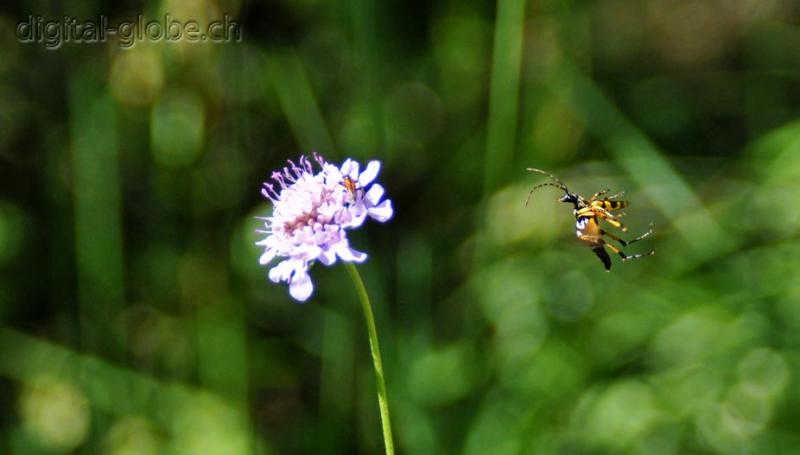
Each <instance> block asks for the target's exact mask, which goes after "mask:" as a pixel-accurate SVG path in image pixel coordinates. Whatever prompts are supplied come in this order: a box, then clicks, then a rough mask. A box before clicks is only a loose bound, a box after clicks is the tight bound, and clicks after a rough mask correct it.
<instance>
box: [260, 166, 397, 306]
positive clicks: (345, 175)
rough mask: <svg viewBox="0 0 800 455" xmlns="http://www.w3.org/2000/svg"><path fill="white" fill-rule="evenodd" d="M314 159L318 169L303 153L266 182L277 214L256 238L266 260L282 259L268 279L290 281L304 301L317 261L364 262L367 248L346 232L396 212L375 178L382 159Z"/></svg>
mask: <svg viewBox="0 0 800 455" xmlns="http://www.w3.org/2000/svg"><path fill="white" fill-rule="evenodd" d="M314 158H315V160H316V162H317V164H318V167H319V168H320V169H319V170H318V171H317V170H315V169H314V166H313V164H312V162H311V161H309V160H308V159H306V157H304V156H301V157H300V159H299V160H298V161H297V163H295V162H292V161H289V162H288V163H289V165H288V166H286V167H284V168H283V169H281V170H280V171H276V172H273V173H272V182H265V183H264V188H263V189H262V191H261V192H262V194H263V195H264V196H265V197H266V198H268V199H269V200H270V201H272V215H271V216H268V217H263V218H260V219H261V220H262V221H263V222H264V227H265V229H263V230H260V231H258V232H259V233H261V234H265V235H266V237H265V238H264V239H262V240H261V241H259V242H258V243H256V245H259V246H261V247H263V248H264V253H263V254H262V255H261V258H260V259H259V262H260V263H261V265H266V264H268V263H270V262H272V260H273V259H275V258H276V257H278V258H283V260H282V261H281V262H279V263H278V264H277V265H275V266H274V267H272V269H270V271H269V278H270V280H272V281H273V282H275V283H278V282H285V283H288V284H289V293H290V294H291V296H292V297H293V298H294V299H295V300H298V301H301V302H302V301H305V300H307V299H308V298H309V297H310V296H311V293H312V292H313V291H314V284H313V282H312V281H311V277H310V276H309V274H308V271H309V268H310V267H311V265H312V264H314V263H315V262H317V261H319V262H320V263H322V264H324V265H333V264H334V263H335V262H336V261H337V259H340V260H342V261H346V262H363V261H364V260H366V259H367V255H366V253H362V252H360V251H356V250H354V249H352V248H350V242H349V240H348V238H347V232H348V231H350V230H352V229H357V228H359V227H361V225H362V224H364V221H365V220H366V219H367V217H370V218H372V219H374V220H376V221H379V222H381V223H383V222H385V221H387V220H389V219H390V218H391V217H392V215H393V213H394V211H393V209H392V201H390V200H389V199H384V190H383V187H382V186H381V185H380V184H378V183H376V182H374V180H375V178H376V177H377V176H378V172H379V171H380V167H381V165H380V162H378V161H370V162H369V163H367V166H366V168H365V169H364V170H361V169H360V166H359V164H358V163H357V162H355V161H353V160H351V159H347V160H345V162H344V163H343V164H342V166H341V167H337V166H334V165H333V164H331V163H328V162H326V161H325V160H324V159H323V158H322V157H321V156H319V155H316V154H315V155H314Z"/></svg>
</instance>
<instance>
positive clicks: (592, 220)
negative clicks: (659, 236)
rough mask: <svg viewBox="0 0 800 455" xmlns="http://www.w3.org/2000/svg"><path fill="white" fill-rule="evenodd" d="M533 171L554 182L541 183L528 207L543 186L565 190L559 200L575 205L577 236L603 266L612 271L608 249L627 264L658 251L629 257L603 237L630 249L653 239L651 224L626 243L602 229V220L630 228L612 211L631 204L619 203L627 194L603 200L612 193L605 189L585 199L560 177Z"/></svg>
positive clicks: (537, 170) (617, 226)
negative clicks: (568, 186)
mask: <svg viewBox="0 0 800 455" xmlns="http://www.w3.org/2000/svg"><path fill="white" fill-rule="evenodd" d="M528 171H530V172H538V173H540V174H544V175H546V176H548V177H550V178H551V179H552V180H553V182H545V183H540V184H538V185H536V186H534V187H533V188H531V191H530V192H529V193H528V198H527V199H526V200H525V206H527V205H528V201H530V199H531V195H532V194H533V192H534V191H536V190H537V189H539V188H541V187H543V186H554V187H556V188H558V189H560V190H561V191H563V192H564V195H563V196H561V197H560V198H559V199H558V200H559V202H569V203H571V204H572V205H573V207H574V210H573V211H572V213H573V214H574V215H575V235H577V237H578V239H580V240H581V241H582V242H584V243H585V244H587V245H588V246H589V247H590V248H591V249H592V251H594V254H596V255H597V257H599V258H600V260H601V261H603V266H605V268H606V270H611V258H610V257H609V256H608V253H607V252H606V250H605V247H608V249H610V250H611V251H613V252H615V253H617V254H618V255H619V256H620V257H621V258H622V260H623V261H627V260H629V259H639V258H641V257H645V256H650V255H652V254H653V253H655V250H651V251H649V252H647V253H641V254H634V255H631V256H628V255H627V254H625V253H623V252H622V250H620V249H619V248H617V247H615V246H614V245H612V244H610V243H608V242H606V241H605V239H603V236H608V237H609V238H611V239H613V240H615V241H617V242H619V244H621V245H622V246H628V245H630V244H633V243H636V242H638V241H639V240H642V239H643V238H645V237H647V236H649V235H650V234H652V233H653V224H652V223H651V224H650V229H648V231H647V232H645V233H644V234H642V235H640V236H639V237H636V238H635V239H633V240H629V241H625V240H623V239H621V238H619V237H617V236H616V235H614V234H612V233H610V232H607V231H605V230H603V229H601V228H600V224H599V223H598V220H600V219H602V220H605V221H606V222H607V223H608V224H610V225H612V226H614V227H616V228H618V229H620V230H622V232H625V231H627V230H628V228H627V227H626V226H625V225H624V224H622V222H621V221H619V217H620V216H622V214H620V215H614V214H613V213H611V212H615V211H617V210H621V209H623V208H625V207H627V206H628V202H627V201H618V200H616V199H617V198H618V197H620V196H622V194H623V193H617V194H615V195H613V196H609V197H606V198H601V196H603V195H604V194H606V193H608V191H609V190H603V191H600V192H597V193H595V194H594V195H593V196H592V197H591V198H589V199H584V198H583V197H582V196H581V195H579V194H575V193H571V192H570V191H569V189H568V188H567V185H565V184H564V183H563V182H561V180H559V179H558V178H556V176H554V175H552V174H550V173H548V172H545V171H543V170H541V169H536V168H532V167H531V168H528Z"/></svg>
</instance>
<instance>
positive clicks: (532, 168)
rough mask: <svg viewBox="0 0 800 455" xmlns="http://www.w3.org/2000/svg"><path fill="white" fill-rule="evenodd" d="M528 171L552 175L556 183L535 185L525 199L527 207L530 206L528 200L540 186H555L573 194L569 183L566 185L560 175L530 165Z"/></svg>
mask: <svg viewBox="0 0 800 455" xmlns="http://www.w3.org/2000/svg"><path fill="white" fill-rule="evenodd" d="M528 171H530V172H538V173H540V174H544V175H546V176H548V177H550V178H551V179H552V180H553V181H554V182H555V183H552V182H546V183H540V184H538V185H536V186H534V187H533V188H531V190H530V191H529V192H528V197H527V198H526V199H525V207H527V206H528V202H530V200H531V196H532V195H533V192H534V191H536V190H538V189H539V188H541V187H543V186H554V187H556V188H558V189H560V190H561V191H563V192H565V193H566V194H571V193H570V192H569V189H567V185H565V184H564V182H562V181H561V180H559V179H558V177H556V176H555V175H553V174H551V173H549V172H545V171H543V170H541V169H536V168H535V167H529V168H528Z"/></svg>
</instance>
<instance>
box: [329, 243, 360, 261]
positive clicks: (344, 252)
mask: <svg viewBox="0 0 800 455" xmlns="http://www.w3.org/2000/svg"><path fill="white" fill-rule="evenodd" d="M336 254H338V255H339V257H340V258H342V260H343V261H347V262H364V261H365V260H366V259H367V253H362V252H361V251H358V250H354V249H352V248H350V245H348V244H346V243H344V244H342V246H340V247H339V248H338V249H337V250H336Z"/></svg>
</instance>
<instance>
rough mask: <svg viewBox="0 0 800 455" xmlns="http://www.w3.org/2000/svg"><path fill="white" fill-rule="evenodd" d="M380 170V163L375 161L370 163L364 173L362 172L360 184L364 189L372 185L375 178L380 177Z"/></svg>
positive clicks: (359, 179)
mask: <svg viewBox="0 0 800 455" xmlns="http://www.w3.org/2000/svg"><path fill="white" fill-rule="evenodd" d="M380 170H381V163H380V161H375V160H373V161H370V162H369V163H367V168H366V169H364V172H362V173H361V175H359V176H358V184H359V185H360V186H361V187H362V188H364V187H366V186H367V185H369V184H370V183H372V181H373V180H375V177H377V176H378V171H380Z"/></svg>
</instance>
